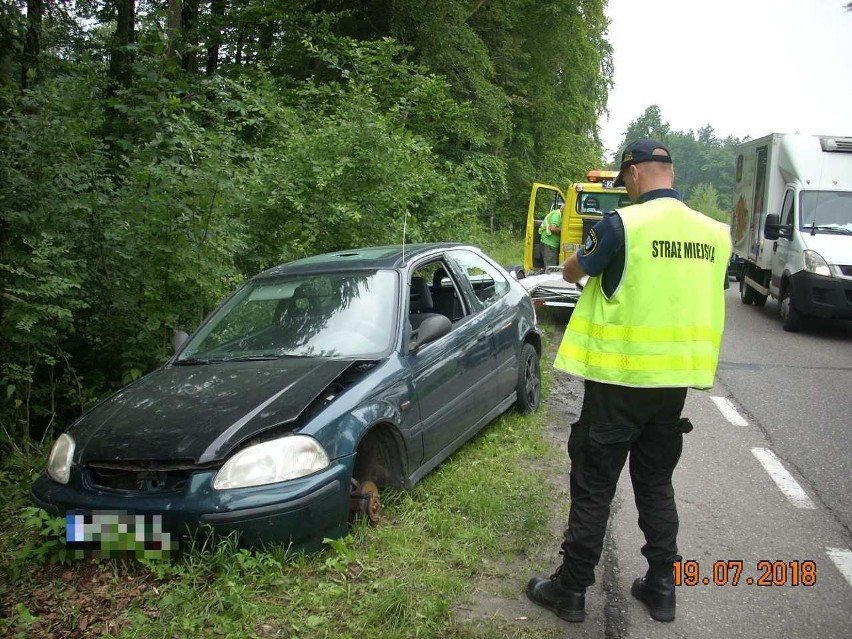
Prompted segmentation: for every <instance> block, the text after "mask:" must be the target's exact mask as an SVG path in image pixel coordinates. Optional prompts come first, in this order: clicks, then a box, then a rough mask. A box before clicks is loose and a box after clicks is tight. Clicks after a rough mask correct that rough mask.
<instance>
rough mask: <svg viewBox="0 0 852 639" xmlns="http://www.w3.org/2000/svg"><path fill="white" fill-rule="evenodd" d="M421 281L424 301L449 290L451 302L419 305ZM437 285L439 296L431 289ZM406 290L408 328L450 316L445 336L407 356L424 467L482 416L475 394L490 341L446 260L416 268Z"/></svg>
mask: <svg viewBox="0 0 852 639" xmlns="http://www.w3.org/2000/svg"><path fill="white" fill-rule="evenodd" d="M418 280H419V281H418ZM424 280H425V281H426V282H431V284H430V285H429V293H428V294H427V295H428V297H430V298H431V297H433V295H432V292H433V291H434V292H435V295H434V297H435V298H440V297H441V295H443V294H445V293H448V292H450V291H451V295H452V297H453V299H450V300H445V301H444V303H443V305H442V303H440V302H439V304H438V305H437V306H436V305H435V300H434V299H429V300H425V301H424V293H423V290H422V281H424ZM412 281H414V282H415V286H413V287H412ZM436 282H437V284H438V286H440V287H441V288H442V291H440V292H439V291H438V290H437V289H436ZM407 285H408V287H409V291H410V293H409V300H408V304H409V307H408V312H409V318H410V319H409V322H410V326H413V325H415V324H417V323H419V322H420V321H422V317H419V316H422V315H423V314H438V315H444V316H446V317H447V318H448V320H452V317H451V315H453V316H455V321H453V322H452V329H451V330H450V332H449V333H448V334H446V335H444V336H443V337H440V338H438V339H437V340H435V341H433V342H429V343H427V344H424V345H423V346H421V347H420V348H419V349H417V350H416V352H411V351H409V352H408V353H407V355H406V360H407V363H408V366H409V368H410V370H411V375H412V383H413V386H414V394H415V397H416V400H417V403H418V407H419V410H420V419H421V422H422V426H423V431H422V432H423V451H424V453H423V462H424V465H428V464H429V463H430V461H432V462H434V463H437V462H436V461H435V460H437V461H440V460H441V459H443V458H444V457H446V456H447V455H448V454H449V453H450V452H452V451H453V450H454V449H455V448H456V447H457V446H458V445H459V444H460V443H461V442H462V441H464V440H465V439H466V436H469V433H470V431H471V429H472V428H473V427H474V426H475V425H476V424H477V423H478V421H479V420H480V418H481V417H482V415H483V409H484V403H483V402H482V401H480V399H479V396H478V393H479V386H480V382H481V379H480V378H481V376H482V375H483V371H484V370H485V369H486V368H487V366H488V363H489V361H490V358H491V341H490V335H489V334H488V333H487V332H486V331H485V330H484V329H483V327H482V326H481V319H480V320H478V319H477V317H476V316H475V311H477V310H478V309H477V308H475V307H474V306H473V304H472V302H471V300H470V299H469V297H468V296H466V295H465V294H464V292H463V288H462V287H461V286H460V282H459V280H458V276H457V275H456V274H455V273H454V272H453V271H452V270H451V269H450V267H449V265H448V264H447V262H446V261H443V260H441V259H437V260H436V259H432V260H427V261H424V262H421V263H419V264H417V265H415V267H414V268H413V269H412V271H411V276H410V277H409V279H408V282H407ZM450 309H453V310H450ZM409 330H411V328H410V329H409Z"/></svg>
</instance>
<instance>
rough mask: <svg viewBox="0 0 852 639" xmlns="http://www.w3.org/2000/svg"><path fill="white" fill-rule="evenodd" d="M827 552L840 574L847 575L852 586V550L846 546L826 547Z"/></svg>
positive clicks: (847, 579)
mask: <svg viewBox="0 0 852 639" xmlns="http://www.w3.org/2000/svg"><path fill="white" fill-rule="evenodd" d="M825 552H826V553H827V554H828V556H829V558H830V559H831V561H833V562H834V565H835V566H837V569H838V570H839V571H840V574H842V575H843V576H844V577H846V581H848V582H849V585H850V586H852V550H847V549H845V548H826V549H825Z"/></svg>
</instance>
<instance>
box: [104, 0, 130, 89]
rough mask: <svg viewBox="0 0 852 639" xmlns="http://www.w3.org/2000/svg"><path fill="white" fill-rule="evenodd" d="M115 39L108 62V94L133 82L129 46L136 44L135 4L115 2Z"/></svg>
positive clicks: (124, 0)
mask: <svg viewBox="0 0 852 639" xmlns="http://www.w3.org/2000/svg"><path fill="white" fill-rule="evenodd" d="M115 4H116V9H117V16H116V26H115V39H114V40H113V43H112V50H111V51H110V60H109V79H110V82H109V94H110V95H114V94H115V92H116V90H117V89H119V88H121V87H129V86H130V85H131V83H132V80H133V69H132V68H131V64H132V62H133V53H132V52H131V51H130V48H129V47H130V45H132V44H134V43H135V42H136V2H135V0H116V3H115Z"/></svg>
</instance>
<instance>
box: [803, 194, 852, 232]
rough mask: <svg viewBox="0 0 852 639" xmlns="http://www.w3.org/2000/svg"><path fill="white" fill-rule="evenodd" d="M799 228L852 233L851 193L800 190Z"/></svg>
mask: <svg viewBox="0 0 852 639" xmlns="http://www.w3.org/2000/svg"><path fill="white" fill-rule="evenodd" d="M799 228H800V230H803V231H810V230H811V229H813V230H814V232H816V233H842V234H844V235H847V234H849V235H852V193H848V192H846V193H844V192H842V191H802V215H801V223H800V227H799Z"/></svg>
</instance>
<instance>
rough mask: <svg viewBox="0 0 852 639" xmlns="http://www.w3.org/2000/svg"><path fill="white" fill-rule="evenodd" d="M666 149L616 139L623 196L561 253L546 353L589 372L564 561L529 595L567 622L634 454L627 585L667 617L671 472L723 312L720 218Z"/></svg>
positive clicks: (673, 533)
mask: <svg viewBox="0 0 852 639" xmlns="http://www.w3.org/2000/svg"><path fill="white" fill-rule="evenodd" d="M673 184H674V168H673V165H672V158H671V153H669V150H668V149H667V148H666V147H665V146H664V145H663V144H661V143H659V142H656V141H654V140H646V139H643V140H637V141H635V142H632V143H631V144H629V145H628V146H627V148H626V149H625V150H624V153H623V154H622V156H621V170H620V172H619V174H618V177H617V178H616V181H615V185H616V186H622V185H624V186H626V187H627V193H628V195H629V196H630V201H631V202H633V205H631V206H627V207H624V208H622V209H619V210H616V211H614V212H612V213H611V214H608V215H606V216H604V218H603V219H602V220H601V221H600V222H598V223H597V224H596V225H595V226H594V227H593V228H592V230H591V231H590V233H589V236H588V238H587V241H586V243H585V245H584V246H583V247H582V249H581V250H580V251H578V252H577V253H575V254H574V255H573V256H572V257H571V258H569V259H568V260H567V261H566V262H565V264H564V266H563V272H562V275H563V278H564V279H565V280H567V281H569V282H578V281H581V280H582V279H583V278H585V277H586V276H588V281H587V282H586V285H585V286H584V288H583V292H582V294H581V295H580V299H579V301H578V303H577V306H576V308H575V309H574V312H573V313H572V316H571V320H570V321H569V323H568V326H567V328H566V330H565V335H564V337H563V340H562V343H561V345H560V347H559V352H558V355H557V357H556V361H555V362H554V366H555V367H556V368H558V369H561V370H564V371H567V372H568V373H571V374H573V375H576V376H579V377H582V378H583V379H584V380H585V392H584V395H583V406H582V409H581V412H580V417H579V419H578V421H577V422H576V423H574V424H572V426H571V434H570V436H569V438H568V455H569V457H570V459H571V473H570V489H571V507H570V512H569V515H568V529H567V530H566V531H565V535H564V540H563V543H562V551H561V553H562V555H563V558H562V565H561V566H559V568H558V569H557V570H556V572H555V573H554V574H553V575H552V576H551V577H550V578H549V579H545V578H542V577H534V578H533V579H531V580H530V582H529V584H528V585H527V596H528V597H529V598H530V599H531V600H532V601H533V602H535V603H536V604H538V605H540V606H543V607H545V608H547V609H549V610H552V611H553V612H555V613H556V614H557V615H558V616H559V617H561V618H563V619H566V620H568V621H583V619H584V618H585V591H586V588H587V587H588V586H590V585H592V584H593V583H594V581H595V575H594V570H595V566H596V565H597V563H598V561H599V560H600V556H601V551H602V549H603V541H604V535H605V533H606V525H607V520H608V518H609V512H610V504H611V502H612V498H613V496H614V494H615V488H616V484H617V482H618V477H619V475H620V474H621V470H622V468H623V467H624V464H625V462H626V460H627V457H628V454H629V456H630V478H631V481H632V483H633V492H634V495H635V499H636V507H637V509H638V511H639V527H640V529H641V530H642V532H643V533H644V536H645V545H644V546H643V547H642V554H643V555H644V556H645V558H646V560H647V561H648V571H647V573H646V574H645V576H644V577H640V578H638V579H636V581H635V582H634V583H633V586H632V588H631V590H630V592H631V594H632V595H633V596H634V597H636V598H637V599H639V600H640V601H641V602H642V603H644V604H645V605H646V606H647V607H648V609H649V611H650V614H651V617H653V618H654V619H656V620H659V621H672V620H673V619H674V617H675V587H674V575H673V566H672V564H673V562H675V561H680V559H681V558H680V556H679V555H678V548H677V533H678V524H679V521H678V516H677V507H676V505H675V500H674V489H673V487H672V473H673V472H674V469H675V466H677V463H678V460H679V459H680V454H681V450H682V447H683V433H685V432H689V430H691V429H692V426H691V424H690V423H689V421H688V420H686V419H682V418H681V412H682V411H683V406H684V402H685V401H686V393H687V389H688V388H698V389H708V388H710V387H711V386H712V385H713V379H714V377H715V375H716V365H717V363H718V361H719V347H720V345H721V341H722V331H723V329H724V323H725V298H724V289H725V288H726V286H727V267H728V259H729V258H730V253H731V243H730V238H729V235H728V230H727V227H726V226H725V225H724V224H722V223H720V222H716V221H714V220H712V219H711V218H709V217H707V216H705V215H703V214H701V213H699V212H697V211H693V210H692V209H690V208H689V207H688V206H686V205H685V204H684V203H683V202H682V201H681V198H680V195H679V194H678V192H677V191H675V190H674V189H673V188H672V187H673Z"/></svg>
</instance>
